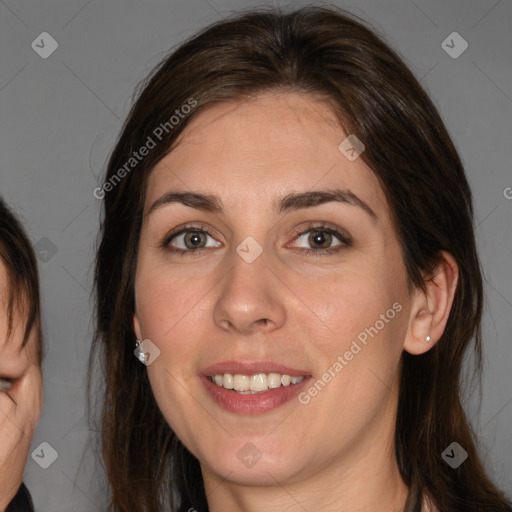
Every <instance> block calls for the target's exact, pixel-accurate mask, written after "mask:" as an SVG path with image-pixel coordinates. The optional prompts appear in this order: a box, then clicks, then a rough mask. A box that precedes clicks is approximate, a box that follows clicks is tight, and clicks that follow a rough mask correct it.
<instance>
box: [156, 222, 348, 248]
mask: <svg viewBox="0 0 512 512" xmlns="http://www.w3.org/2000/svg"><path fill="white" fill-rule="evenodd" d="M190 231H196V232H199V233H206V234H207V235H208V236H211V237H212V238H213V235H212V234H211V233H210V232H209V231H208V229H206V228H205V227H203V226H198V225H193V224H187V225H185V226H183V227H182V228H181V229H180V230H179V231H177V232H173V233H170V234H168V235H166V236H165V237H164V238H163V239H162V240H161V241H160V243H159V247H160V248H162V249H164V250H165V251H167V252H170V253H175V254H180V255H181V256H185V254H187V253H188V254H190V253H193V254H194V255H195V254H202V252H203V251H204V250H205V248H202V249H196V250H194V249H188V250H184V249H176V248H174V247H171V246H170V245H169V244H170V242H171V240H172V239H173V238H175V237H176V236H178V235H182V234H184V233H188V232H190ZM310 231H319V232H324V233H329V234H330V235H333V236H334V237H336V238H338V240H339V241H340V242H341V244H340V245H337V246H335V247H331V248H328V249H305V251H306V255H307V256H309V255H313V256H327V255H330V254H333V253H335V252H338V251H340V250H342V249H343V248H346V247H350V246H351V245H352V240H351V239H350V238H349V237H347V236H344V235H343V234H341V233H340V232H339V231H338V230H336V229H334V228H331V227H329V226H328V225H326V224H323V223H312V224H309V225H308V226H307V228H306V229H305V230H301V231H300V230H296V231H295V232H294V236H295V237H300V236H302V235H305V234H306V233H309V232H310Z"/></svg>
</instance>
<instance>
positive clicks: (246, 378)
mask: <svg viewBox="0 0 512 512" xmlns="http://www.w3.org/2000/svg"><path fill="white" fill-rule="evenodd" d="M208 378H209V380H210V381H211V382H214V383H215V384H217V386H221V387H223V388H225V389H231V390H233V391H237V392H239V393H242V394H254V393H262V392H264V391H268V390H269V389H275V388H279V387H281V386H284V387H286V386H290V385H293V384H298V383H299V382H302V380H304V377H291V376H290V375H281V374H280V373H269V374H266V373H258V374H256V375H240V374H235V375H233V374H231V373H225V374H217V375H213V376H211V377H208Z"/></svg>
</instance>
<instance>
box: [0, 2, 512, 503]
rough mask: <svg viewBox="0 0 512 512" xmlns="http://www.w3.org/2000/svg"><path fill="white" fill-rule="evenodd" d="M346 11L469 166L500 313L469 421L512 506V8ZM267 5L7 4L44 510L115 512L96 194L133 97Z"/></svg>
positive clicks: (32, 470)
mask: <svg viewBox="0 0 512 512" xmlns="http://www.w3.org/2000/svg"><path fill="white" fill-rule="evenodd" d="M304 4H305V2H302V3H299V2H294V3H293V4H292V5H293V6H297V7H298V6H301V5H304ZM335 4H336V5H339V6H342V7H347V8H349V9H350V10H351V11H352V12H354V13H356V14H358V15H360V16H361V17H363V18H365V19H367V20H368V21H370V22H372V23H373V24H374V25H375V26H376V27H377V28H378V29H379V30H380V31H382V32H383V33H384V34H385V35H386V38H387V41H388V42H389V43H390V44H391V45H392V46H393V47H395V48H397V49H398V50H399V52H400V53H401V54H402V55H403V56H404V57H405V59H406V61H407V62H408V64H409V65H410V66H411V68H412V70H413V71H414V72H415V73H416V75H417V76H418V77H420V79H421V82H422V83H423V85H424V86H425V87H426V89H427V91H428V92H429V93H430V95H431V96H432V98H433V100H434V102H435V103H436V105H437V106H438V107H439V108H440V111H441V113H442V115H443V117H444V119H445V121H446V124H447V126H448V129H449V130H450V133H451V134H452V137H453V139H454V141H455V143H456V145H457V147H458V149H459V151H460V153H461V156H462V158H463V161H464V163H465V165H466V169H467V173H468V177H469V180H470V183H471V186H472V189H473V191H474V195H475V205H476V210H477V216H478V229H477V237H478V245H479V249H480V254H481V258H482V262H483V267H484V271H485V277H486V295H487V300H488V302H487V308H486V312H485V322H484V334H485V371H484V380H483V394H482V404H481V408H480V409H478V407H477V405H478V402H477V401H476V400H475V399H474V398H472V399H471V401H470V403H469V404H468V410H469V411H470V417H471V418H472V421H473V424H474V427H475V431H476V432H477V436H478V438H479V440H480V441H481V443H482V446H483V450H482V456H483V458H484V462H485V464H486V467H487V468H488V471H489V473H490V475H491V477H492V478H493V479H494V481H495V482H496V483H497V484H498V485H499V486H500V487H502V488H503V489H504V490H505V491H506V492H507V493H508V494H509V495H512V435H511V432H512V428H511V425H512V372H510V364H511V362H512V339H511V327H512V323H511V320H510V319H511V317H512V286H511V285H512V271H511V268H510V263H509V262H510V254H511V252H512V236H511V225H512V222H511V220H512V199H510V197H511V196H512V190H511V189H507V187H512V172H511V169H512V167H511V163H512V159H511V150H510V148H511V140H510V136H511V133H512V130H511V127H512V115H511V114H512V79H511V69H512V65H511V55H512V52H510V49H511V48H512V30H511V29H512V27H511V19H512V15H511V9H512V7H511V1H510V0H499V1H498V0H472V1H468V0H450V1H447V0H435V1H427V0H415V1H412V0H392V1H382V0H357V1H356V0H351V1H339V2H335ZM256 5H263V4H262V3H256V2H249V1H239V2H235V1H227V0H208V1H206V0H187V1H186V2H185V1H183V0H182V1H176V2H164V1H149V0H139V1H134V0H131V1H117V0H116V1H108V2H100V1H98V0H89V1H87V0H73V1H67V2H63V1H61V2H57V1H45V2H37V1H35V0H31V1H24V0H22V1H20V0H18V1H14V0H4V1H0V57H1V76H0V118H1V120H2V123H1V134H0V141H1V148H0V158H1V161H0V173H1V181H0V187H1V188H0V193H1V194H2V195H3V196H4V198H5V199H6V200H7V201H8V202H9V203H10V204H11V205H12V207H13V208H14V209H15V211H16V212H17V214H18V215H19V217H20V218H21V220H22V221H23V222H24V223H25V226H26V228H27V230H28V232H29V234H30V237H31V239H32V241H33V243H34V244H38V245H37V247H38V248H39V249H40V250H41V252H40V260H41V261H40V272H41V281H42V292H43V313H44V331H45V337H46V358H45V360H44V368H43V370H44V384H45V406H44V412H43V415H42V418H41V421H40V424H39V427H38V429H37V432H36V435H35V437H34V440H33V443H32V449H35V448H36V447H38V446H39V445H40V443H42V442H48V443H50V445H51V446H52V447H53V448H54V449H55V450H56V451H57V453H58V458H57V459H56V460H55V462H54V463H53V464H52V465H51V466H50V467H49V468H48V469H42V468H41V467H39V465H37V464H36V463H35V462H34V460H33V459H32V458H29V460H28V462H27V467H26V477H25V480H26V482H27V484H28V486H29V488H30V489H31V491H32V494H33V497H34V500H35V503H36V508H37V510H38V511H40V512H46V511H47V512H50V511H51V512H61V511H62V512H69V510H73V511H74V512H82V511H94V510H104V497H103V496H104V487H105V483H104V482H105V478H104V475H103V474H102V470H101V467H100V465H99V464H98V463H96V462H94V458H93V454H92V451H91V447H92V446H93V445H94V442H95V438H94V436H91V435H90V432H89V429H88V423H87V418H86V410H85V394H84V390H85V375H86V366H87V355H88V351H89V347H90V339H91V334H92V302H91V299H90V291H91V287H92V262H93V255H94V247H95V239H96V234H97V230H98V226H99V212H100V206H101V202H100V201H99V200H97V199H95V198H94V196H93V193H92V191H93V189H94V188H95V187H96V186H97V184H98V181H99V180H98V177H99V176H100V173H101V172H102V170H103V169H104V165H105V161H106V159H107V157H108V155H109V151H110V150H111V149H112V147H113V144H114V142H115V139H116V136H117V134H118V132H119V129H120V127H121V122H122V120H124V118H125V116H126V114H127V113H128V109H129V107H130V104H131V95H132V92H133V90H134V87H135V86H136V84H137V83H138V82H139V81H140V80H141V79H143V78H144V77H145V75H146V74H147V73H148V72H149V71H150V70H151V68H152V67H153V66H154V65H155V64H156V63H157V62H158V61H159V60H160V58H162V57H163V56H164V55H165V53H166V52H167V51H168V50H169V49H170V48H172V47H174V46H175V45H177V44H178V43H179V42H181V41H182V40H183V39H184V38H185V37H188V36H189V35H191V34H193V33H194V32H195V31H197V30H198V29H200V28H202V27H203V26H204V25H206V24H208V23H210V22H213V21H216V20H218V19H220V18H222V17H224V16H225V15H227V14H229V13H230V12H232V11H235V10H239V9H242V8H247V7H250V6H256ZM281 5H283V6H284V5H285V4H281ZM45 31H46V32H49V33H50V34H51V36H52V37H53V38H54V39H55V40H56V41H57V42H58V45H59V46H58V49H57V50H56V51H55V52H54V53H53V54H52V55H51V56H49V57H48V58H47V59H43V58H41V57H40V56H39V55H38V54H37V53H36V51H34V49H32V47H31V43H32V41H34V40H35V39H36V38H37V37H38V36H39V34H41V33H42V32H45ZM454 31H456V32H458V33H460V34H461V35H462V37H463V38H464V39H465V40H466V41H467V42H468V44H469V47H468V49H467V50H466V51H465V52H464V53H463V54H462V55H461V56H460V57H458V58H456V59H454V58H452V57H450V56H449V55H448V54H447V53H446V52H445V51H444V50H443V48H442V47H441V43H442V41H443V40H445V39H446V37H447V36H448V35H449V34H451V33H452V32H454ZM507 190H508V191H509V192H510V193H509V194H507ZM506 195H508V197H509V199H507V197H506ZM41 239H43V241H41ZM44 239H49V240H50V241H51V243H52V244H53V245H54V246H55V249H56V251H57V252H56V253H55V254H53V255H52V253H51V252H49V253H47V254H46V255H45V253H44V250H48V248H49V247H50V250H51V246H50V245H48V241H47V240H44ZM55 249H54V250H55ZM45 260H46V261H45Z"/></svg>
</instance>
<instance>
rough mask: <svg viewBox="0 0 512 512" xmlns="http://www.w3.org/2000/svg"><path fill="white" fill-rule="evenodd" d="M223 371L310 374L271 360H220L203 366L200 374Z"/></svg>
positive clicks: (247, 373) (300, 375) (294, 375)
mask: <svg viewBox="0 0 512 512" xmlns="http://www.w3.org/2000/svg"><path fill="white" fill-rule="evenodd" d="M224 373H231V374H239V375H256V374H258V373H280V374H281V375H290V376H291V377H303V376H307V375H310V374H309V372H308V371H307V370H302V369H298V368H290V367H289V366H285V365H282V364H278V363H274V362H272V361H222V362H218V363H215V364H212V365H210V366H208V367H207V368H204V369H203V370H202V371H201V374H202V375H204V376H205V377H211V376H213V375H222V374H224Z"/></svg>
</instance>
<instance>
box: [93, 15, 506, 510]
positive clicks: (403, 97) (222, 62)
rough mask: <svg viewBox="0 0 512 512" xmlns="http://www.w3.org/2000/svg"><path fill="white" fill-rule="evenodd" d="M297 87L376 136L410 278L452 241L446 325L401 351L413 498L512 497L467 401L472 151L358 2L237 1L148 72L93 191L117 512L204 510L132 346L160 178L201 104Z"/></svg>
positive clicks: (369, 155)
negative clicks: (144, 249) (431, 341)
mask: <svg viewBox="0 0 512 512" xmlns="http://www.w3.org/2000/svg"><path fill="white" fill-rule="evenodd" d="M288 91H295V92H299V93H300V94H303V95H305V96H307V95H311V96H310V97H313V96H314V97H316V98H321V99H323V100H325V101H326V102H328V104H329V105H330V106H331V108H332V110H333V112H334V113H336V115H337V117H338V118H339V122H340V125H341V126H342V127H343V129H344V131H345V132H346V133H350V134H355V135H356V136H357V137H358V138H359V139H360V140H361V141H363V142H364V143H365V144H366V150H365V151H364V153H363V154H362V155H361V157H360V158H362V159H363V160H364V161H365V163H366V164H367V165H368V166H369V167H370V168H371V169H372V170H373V172H374V173H375V175H376V176H377V178H378V180H379V182H380V185H381V187H382V189H383V191H384V193H385V195H386V198H387V201H388V204H389V207H390V209H391V214H392V220H393V222H394V226H395V229H396V232H397V234H398V237H399V240H400V243H401V248H402V253H403V259H404V262H405V267H406V271H407V275H408V282H409V286H410V288H411V289H414V288H416V287H420V288H421V289H425V281H424V277H423V276H424V275H427V276H429V275H430V276H432V275H433V273H434V271H435V269H436V264H437V263H438V261H439V259H438V257H439V252H440V251H447V252H449V253H450V254H452V255H453V257H454V258H455V260H456V262H457V264H458V267H459V280H458V284H457V289H456V292H455V298H454V301H453V305H452V309H451V312H450V316H449V319H448V323H447V325H446V328H445V331H444V334H443V336H442V337H441V339H440V340H439V342H438V343H437V344H436V345H435V346H434V347H433V348H432V349H431V350H429V351H428V352H426V353H425V354H423V355H419V356H418V355H410V354H408V353H406V352H404V353H403V355H402V358H403V360H402V371H401V382H400V395H399V404H398V411H397V420H396V432H395V446H396V452H395V453H396V460H397V463H398V466H399V469H400V472H401V475H402V477H403V480H404V481H405V483H406V484H407V485H408V487H409V488H410V493H409V498H408V501H407V504H406V507H405V511H406V512H420V510H421V503H422V499H423V498H424V497H425V496H428V497H430V499H431V500H432V501H433V502H434V503H435V505H436V506H437V507H438V508H439V509H440V510H441V511H443V512H445V511H446V512H448V511H449V512H452V511H453V512H455V511H464V512H482V511H483V510H485V511H496V512H498V511H500V512H503V511H505V510H512V508H511V507H510V503H509V502H507V500H506V498H505V496H504V495H503V494H502V493H501V492H500V491H499V490H498V489H497V487H496V486H495V485H494V484H493V483H492V482H491V481H490V479H489V478H488V477H487V475H486V472H485V469H484V467H483V464H482V463H481V460H480V458H479V455H478V446H477V439H476V435H475V433H474V431H473V429H472V427H471V424H470V422H469V420H468V418H467V416H466V414H465V411H464V409H463V406H462V402H463V399H464V396H463V395H464V393H463V388H464V386H462V381H463V372H462V370H463V369H464V366H463V359H464V357H465V355H466V352H467V351H468V350H469V349H470V348H471V347H472V353H473V355H474V361H475V364H474V368H473V370H474V372H476V375H477V376H479V377H480V378H481V367H482V335H481V316H482V308H483V284H482V272H481V266H480V262H479V259H478V255H477V251H476V246H475V235H474V212H473V205H472V194H471V191H470V188H469V185H468V181H467V179H466V176H465V172H464V169H463V166H462V163H461V160H460V157H459V155H458V153H457V150H456V148H455V147H454V144H453V143H452V140H451V139H450V136H449V134H448V133H447V130H446V128H445V125H444V123H443V121H442V119H441V117H440V115H439V113H438V112H437V110H436V108H435V106H434V105H433V103H432V101H431V100H430V99H429V97H428V95H427V94H426V92H425V91H424V89H423V88H422V87H421V85H420V84H419V82H418V80H417V79H416V78H415V77H414V75H413V74H412V72H411V71H410V70H409V69H408V67H407V66H406V65H405V64H404V62H403V60H402V59H401V58H400V57H399V55H398V54H397V53H396V52H395V51H394V50H392V49H391V48H390V47H389V46H388V45H387V44H386V43H385V42H384V41H383V37H382V36H380V35H378V33H377V31H376V30H375V29H373V28H371V27H369V26H368V25H367V24H366V23H365V22H364V21H362V20H360V19H359V18H357V17H356V16H354V15H352V14H350V13H347V12H345V11H342V10H339V9H337V8H333V7H313V6H310V7H306V8H302V9H299V10H295V11H293V12H285V11H283V10H282V9H279V8H261V9H257V10H252V11H249V12H242V13H238V14H235V15H233V16H231V17H228V18H227V19H225V20H222V21H220V22H217V23H215V24H212V25H210V26H208V27H206V28H205V29H204V30H202V31H201V32H199V33H198V34H196V35H195V36H193V37H192V38H190V39H188V40H187V41H185V42H184V43H183V44H181V45H180V46H179V47H178V48H177V49H175V50H174V51H173V52H172V53H170V55H168V56H166V58H165V59H164V60H163V61H161V62H160V63H159V64H158V65H157V66H156V67H155V69H154V70H153V71H152V73H151V74H150V75H149V76H148V77H147V79H146V80H144V81H143V82H142V83H141V84H140V85H139V88H138V90H137V91H136V96H137V97H136V101H135V102H134V104H133V107H132V109H131V111H130V113H129V115H128V118H127V119H126V121H125V123H124V126H123V129H122V131H121V134H120V136H119V138H118V140H117V143H116V145H115V148H114V149H113V152H112V154H111V156H110V159H109V162H108V166H107V169H106V173H105V176H104V181H103V182H102V185H101V187H98V189H96V191H95V195H96V196H97V197H98V198H101V199H102V201H103V208H104V211H103V212H102V214H103V217H102V223H101V231H100V235H99V241H98V242H99V243H98V251H97V260H96V266H95V292H96V310H95V314H96V330H95V336H94V341H93V349H92V352H91V358H90V367H89V372H90V373H89V375H90V390H91V389H93V388H94V389H95V386H94V385H93V379H92V377H91V376H92V375H93V374H95V371H94V370H95V369H96V368H100V369H101V371H102V383H103V385H102V392H101V393H99V394H98V393H96V392H94V393H90V394H89V398H90V400H91V402H90V405H91V407H92V408H94V406H95V405H97V404H96V401H97V400H99V401H100V408H101V417H100V423H101V424H100V430H101V441H102V455H103V462H104V466H105V470H106V473H107V475H108V481H109V485H110V494H111V496H110V503H111V510H113V511H115V512H161V511H162V510H179V511H187V510H188V509H189V508H193V509H195V510H197V511H198V512H205V511H207V510H208V505H207V501H206V497H205V491H204V486H203V480H202V476H201V470H200V465H199V462H198V460H197V459H196V458H195V457H194V456H193V455H192V454H191V453H190V452H189V451H188V450H187V449H186V447H185V446H183V444H182V443H181V442H180V440H179V439H178V438H177V437H176V435H175V434H174V432H173V431H172V430H171V428H170V427H169V425H168V424H167V422H166V420H165V419H164V417H163V415H162V414H161V412H160V410H159V408H158V405H157V403H156V401H155V399H154V397H153V394H152V391H151V386H150V383H149V380H148V377H147V372H146V369H145V367H144V366H143V365H141V364H140V363H139V362H138V361H137V360H136V358H135V357H134V355H133V350H134V346H135V341H136V336H135V334H134V332H133V324H132V319H133V314H134V307H135V302H134V273H135V268H136V264H137V246H138V240H139V235H140V229H141V223H142V212H143V206H144V199H145V191H146V183H147V179H148V175H149V173H150V172H151V170H152V169H153V168H154V166H155V164H156V163H157V162H158V161H160V160H161V159H162V158H163V157H164V156H165V155H166V154H168V153H169V152H170V151H172V149H173V147H174V144H175V143H176V141H177V138H178V136H179V134H180V133H181V132H182V131H183V129H184V128H185V126H187V124H188V123H189V122H190V120H191V119H192V118H194V117H195V116H197V115H198V114H199V113H200V112H201V110H202V109H203V108H204V107H206V106H208V105H212V104H214V103H217V102H222V101H229V100H250V99H251V98H253V97H254V96H255V95H257V94H259V93H262V92H276V93H278V92H288ZM186 105H188V107H187V108H185V106H186ZM189 107H193V108H189ZM173 116H174V120H173ZM150 139H151V141H152V142H153V143H154V144H150V143H149V142H148V141H149V140H150ZM149 145H153V146H154V147H152V148H151V149H150V151H148V152H147V154H145V155H144V156H143V157H142V156H140V155H138V158H137V159H135V157H134V152H138V151H139V149H140V148H141V147H143V146H149ZM128 162H130V164H129V165H127V164H128ZM96 364H98V365H99V367H97V366H96ZM453 441H457V442H458V443H459V444H460V445H461V446H462V447H463V448H464V449H465V450H466V451H467V453H468V458H467V460H466V461H465V462H464V463H463V464H462V465H461V466H460V467H458V468H457V469H452V468H451V467H450V466H449V465H448V464H447V463H446V462H445V461H444V460H443V458H442V457H441V454H442V452H443V451H444V450H445V449H446V448H447V446H449V445H450V444H451V443H452V442H453Z"/></svg>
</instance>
